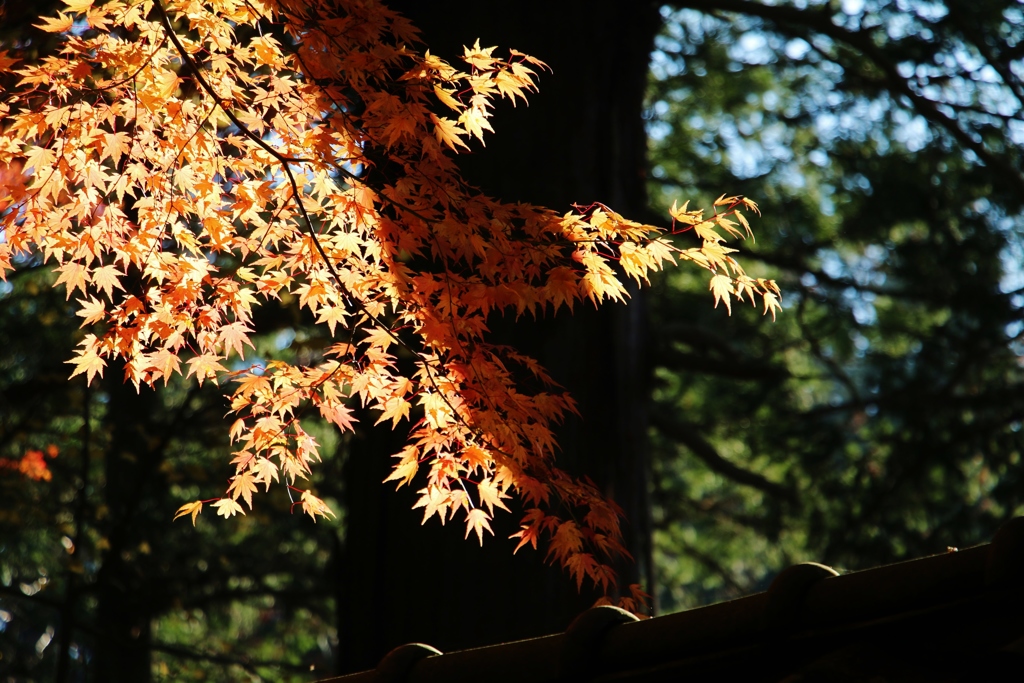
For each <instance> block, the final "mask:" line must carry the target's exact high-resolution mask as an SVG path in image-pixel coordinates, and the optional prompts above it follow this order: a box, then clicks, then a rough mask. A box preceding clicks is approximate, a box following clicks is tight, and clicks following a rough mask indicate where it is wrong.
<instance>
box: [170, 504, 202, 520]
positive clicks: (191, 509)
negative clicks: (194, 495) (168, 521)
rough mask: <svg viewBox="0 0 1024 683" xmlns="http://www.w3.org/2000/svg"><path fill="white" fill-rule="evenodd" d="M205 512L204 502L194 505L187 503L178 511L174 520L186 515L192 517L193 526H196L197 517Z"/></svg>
mask: <svg viewBox="0 0 1024 683" xmlns="http://www.w3.org/2000/svg"><path fill="white" fill-rule="evenodd" d="M202 511H203V501H201V500H197V501H194V502H192V503H185V504H184V505H182V506H181V507H180V508H178V511H177V512H176V513H175V514H174V519H178V517H184V516H185V515H192V526H195V525H196V517H198V516H199V513H200V512H202Z"/></svg>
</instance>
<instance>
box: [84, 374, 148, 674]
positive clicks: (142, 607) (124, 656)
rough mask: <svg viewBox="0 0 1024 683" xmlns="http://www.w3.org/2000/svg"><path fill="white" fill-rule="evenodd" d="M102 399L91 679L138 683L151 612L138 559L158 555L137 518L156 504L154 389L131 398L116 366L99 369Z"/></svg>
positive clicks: (143, 669)
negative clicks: (105, 436)
mask: <svg viewBox="0 0 1024 683" xmlns="http://www.w3.org/2000/svg"><path fill="white" fill-rule="evenodd" d="M107 373H108V377H107V379H106V381H105V385H106V390H107V392H108V396H109V402H108V410H109V414H108V417H107V419H108V420H111V421H112V423H113V427H112V430H111V436H110V442H109V444H108V445H107V447H106V449H105V452H104V494H103V499H104V503H105V504H106V506H107V514H106V515H105V517H106V520H107V526H106V528H104V530H103V531H104V536H105V538H106V541H107V543H108V545H109V547H108V548H107V550H106V552H104V554H103V558H102V563H103V564H102V567H101V568H100V571H99V573H98V575H97V581H96V587H95V590H96V596H97V599H98V607H97V614H96V624H95V637H96V643H95V646H96V676H97V680H100V681H104V682H110V683H118V682H119V681H125V682H126V683H127V682H129V681H132V682H140V683H144V682H145V681H148V680H150V677H151V676H150V674H151V672H150V641H151V631H150V621H151V619H152V618H153V616H154V611H155V607H154V604H153V596H152V595H151V592H152V591H151V588H152V585H151V583H152V577H153V576H154V572H152V571H147V569H146V567H145V564H146V563H145V562H144V559H145V557H146V556H153V555H156V554H158V553H159V548H157V547H154V544H155V539H154V538H153V535H152V534H151V533H148V532H147V531H146V529H147V526H148V525H147V521H149V522H151V521H152V520H149V519H143V516H142V515H141V514H140V512H141V510H140V507H142V506H143V505H144V504H145V503H146V501H147V500H149V498H150V497H152V498H155V499H156V500H164V498H163V496H161V495H160V493H159V492H157V491H153V490H152V489H153V486H152V478H153V474H154V473H155V472H156V470H157V468H158V466H159V460H160V457H161V450H162V449H161V448H159V443H160V440H159V438H158V437H156V436H154V433H155V431H156V430H155V428H154V426H153V417H154V415H155V409H156V403H157V402H156V400H155V395H154V391H153V390H152V389H149V388H145V387H144V388H143V389H142V390H141V392H139V393H136V391H135V388H134V387H133V386H132V385H130V384H124V383H122V381H121V379H122V377H123V371H122V368H120V367H116V366H115V367H111V368H108V370H107Z"/></svg>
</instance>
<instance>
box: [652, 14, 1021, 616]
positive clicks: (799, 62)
mask: <svg viewBox="0 0 1024 683" xmlns="http://www.w3.org/2000/svg"><path fill="white" fill-rule="evenodd" d="M680 4H681V5H684V6H690V7H695V8H697V9H699V10H704V12H703V13H702V12H701V11H696V10H679V11H672V12H669V11H667V10H666V11H665V12H664V13H663V14H664V15H665V18H666V23H665V28H664V29H663V32H662V35H661V37H660V38H659V39H658V51H657V52H656V53H655V59H654V67H653V77H652V80H651V83H650V94H649V102H650V119H649V123H648V126H649V132H650V135H651V140H652V144H651V150H652V152H651V164H652V173H651V190H652V195H653V197H654V199H655V202H656V203H660V204H662V205H667V204H668V203H669V202H670V201H671V197H673V196H675V195H676V193H677V192H679V191H680V190H682V191H684V192H686V193H687V194H688V195H690V196H692V195H693V191H694V189H697V190H699V191H701V192H703V193H705V195H706V196H707V195H710V194H711V193H713V192H714V191H715V190H714V188H719V187H726V188H730V190H733V191H737V192H742V193H744V194H747V195H749V196H752V197H755V198H757V200H758V201H759V202H760V204H761V207H762V210H763V211H764V214H765V215H766V216H769V217H770V220H769V221H767V223H768V225H766V226H765V228H766V229H764V230H762V231H761V232H760V233H759V235H758V240H757V243H756V245H753V246H748V249H747V250H746V251H747V253H746V254H745V256H746V257H750V258H754V259H760V260H761V261H762V262H763V263H764V264H766V265H768V266H770V267H771V268H774V269H775V270H774V272H769V273H768V275H770V276H772V277H775V278H776V279H777V280H778V281H779V284H780V286H781V288H782V290H783V293H784V299H783V303H784V306H785V308H786V310H785V312H784V313H783V314H782V315H781V316H780V317H779V322H778V323H777V324H775V325H765V324H764V321H762V320H760V319H759V318H758V317H757V315H756V312H751V311H749V310H747V311H746V312H745V314H744V312H743V311H741V312H740V313H741V314H740V315H734V316H733V317H732V318H731V319H726V318H725V316H723V315H721V314H720V312H717V311H716V312H708V311H703V310H701V308H700V306H699V305H697V304H696V297H699V295H700V292H699V285H697V286H695V283H693V282H692V281H691V280H690V279H689V278H687V277H686V276H685V275H684V274H673V275H670V276H668V277H666V278H665V279H664V280H663V281H662V283H661V285H660V286H661V290H660V295H659V296H656V297H654V304H653V308H654V315H655V317H656V325H657V327H658V329H659V332H660V334H659V336H658V342H659V347H658V348H657V350H656V353H655V365H656V376H657V380H658V384H657V389H656V393H655V408H654V413H653V422H654V424H655V433H654V440H655V456H654V472H655V478H656V496H657V501H656V512H655V517H656V519H655V522H656V527H657V531H656V539H655V548H656V553H657V559H658V565H659V568H660V569H659V571H660V584H661V588H660V589H659V591H660V595H659V597H660V599H661V601H662V605H663V606H664V607H668V608H678V607H681V606H691V605H695V604H704V603H706V602H708V601H709V600H714V599H721V598H723V597H733V596H736V595H739V594H744V593H748V592H750V591H752V590H757V589H763V588H765V587H766V585H767V582H768V581H769V580H770V579H771V577H773V576H774V574H775V573H776V572H777V571H778V570H780V569H782V568H784V567H785V566H786V565H787V564H789V563H792V562H797V561H804V560H815V561H823V562H828V563H832V564H835V565H836V566H837V567H840V568H843V569H858V568H864V567H868V566H872V565H877V564H880V563H884V562H892V561H895V560H898V559H902V558H907V557H914V556H921V555H925V554H930V553H936V552H943V551H945V549H946V547H947V546H960V545H971V544H974V543H977V542H981V541H985V540H987V539H988V538H989V537H990V536H991V534H992V533H993V532H994V530H995V529H996V528H997V526H998V525H999V524H1000V522H1001V521H1003V520H1005V519H1006V518H1008V517H1009V516H1012V515H1013V514H1020V513H1021V511H1022V510H1024V507H1022V505H1024V498H1022V490H1021V487H1020V479H1021V470H1020V454H1021V450H1022V447H1024V435H1022V433H1021V420H1022V417H1024V392H1022V389H1024V387H1022V379H1024V375H1022V371H1021V352H1022V348H1021V346H1020V339H1021V332H1022V330H1024V323H1022V307H1024V297H1022V295H1021V289H1020V288H1021V286H1022V285H1024V272H1022V265H1021V264H1022V263H1024V261H1022V256H1024V249H1022V241H1021V237H1022V227H1024V224H1022V222H1021V209H1022V206H1021V201H1022V199H1024V193H1022V192H1021V191H1020V188H1021V187H1022V179H1024V174H1022V173H1021V166H1020V159H1019V154H1018V151H1017V150H1018V149H1019V144H1020V142H1021V139H1020V134H1019V132H1017V131H1019V130H1021V129H1020V128H1019V126H1020V124H1021V123H1022V115H1021V105H1020V102H1021V100H1020V99H1018V94H1019V92H1020V88H1021V83H1020V79H1019V78H1018V77H1016V76H1013V75H1012V74H1013V73H1014V70H1016V73H1020V71H1019V67H1020V64H1019V60H1017V61H1013V59H1014V57H1013V54H1015V53H1014V51H1013V46H1014V45H1016V44H1018V42H1019V41H1020V40H1022V39H1024V20H1022V16H1021V13H1020V11H1019V9H1018V8H1005V7H1004V6H1003V5H1002V4H999V7H996V4H985V3H981V4H978V3H972V4H971V5H969V6H968V5H966V4H962V3H953V2H950V3H945V4H943V3H905V4H900V5H897V4H896V3H888V2H877V3H872V2H868V3H866V4H865V3H855V2H848V3H842V8H845V9H846V10H847V12H846V13H844V11H843V9H842V8H840V7H839V6H838V5H833V6H830V8H831V9H826V8H825V7H824V6H816V7H812V8H807V9H805V10H797V9H795V6H792V5H788V4H782V5H779V6H777V7H768V6H766V5H761V4H760V3H754V2H728V3H724V4H721V3H699V2H696V3H686V2H684V3H680ZM711 4H714V6H715V8H716V10H712V9H711ZM997 4H998V3H997ZM717 10H734V11H735V13H729V12H721V11H717ZM869 38H870V41H871V42H870V44H868V43H867V42H865V41H866V40H868V39H869ZM1011 64H1012V67H1011ZM941 102H946V104H942V103H941Z"/></svg>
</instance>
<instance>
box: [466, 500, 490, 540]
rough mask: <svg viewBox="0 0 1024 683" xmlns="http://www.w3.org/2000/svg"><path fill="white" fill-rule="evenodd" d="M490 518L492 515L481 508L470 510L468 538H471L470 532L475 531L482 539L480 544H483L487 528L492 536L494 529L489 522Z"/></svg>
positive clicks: (467, 528)
mask: <svg viewBox="0 0 1024 683" xmlns="http://www.w3.org/2000/svg"><path fill="white" fill-rule="evenodd" d="M490 519H491V518H490V516H489V515H488V514H487V513H486V512H484V511H483V509H481V508H475V509H473V510H470V511H469V512H468V513H467V514H466V538H469V532H471V531H475V532H476V535H477V538H478V539H480V545H483V544H484V530H485V529H486V530H487V532H488V533H490V534H491V535H492V536H493V535H494V531H493V530H492V529H491V525H490V523H489V520H490Z"/></svg>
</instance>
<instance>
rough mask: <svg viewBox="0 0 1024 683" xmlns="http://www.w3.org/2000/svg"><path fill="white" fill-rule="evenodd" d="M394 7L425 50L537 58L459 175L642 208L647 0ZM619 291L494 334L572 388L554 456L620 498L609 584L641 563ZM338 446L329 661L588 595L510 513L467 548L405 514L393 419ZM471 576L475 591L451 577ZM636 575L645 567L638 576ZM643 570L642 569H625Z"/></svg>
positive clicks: (565, 204) (576, 607)
mask: <svg viewBox="0 0 1024 683" xmlns="http://www.w3.org/2000/svg"><path fill="white" fill-rule="evenodd" d="M390 5H391V6H392V7H394V8H395V9H398V10H399V11H401V12H403V13H404V14H406V15H407V16H409V17H410V18H411V19H412V20H413V21H414V23H415V24H416V25H417V26H418V27H420V28H421V29H422V31H423V39H424V42H425V44H426V45H427V46H428V47H429V48H430V50H431V52H432V53H434V54H438V55H440V56H442V57H444V58H446V59H448V60H449V61H451V62H453V63H456V62H457V57H458V55H460V54H461V53H462V45H469V44H472V43H473V41H474V40H476V38H477V37H479V38H480V42H481V45H485V46H490V45H499V46H500V48H499V49H500V50H507V49H508V48H515V49H517V50H520V51H523V52H526V53H527V54H530V55H532V56H535V57H537V58H539V59H542V60H544V61H545V62H547V63H548V64H549V65H550V66H551V67H552V69H553V74H548V73H544V74H542V75H541V78H540V86H541V91H540V93H538V94H534V95H532V96H531V97H530V103H529V107H524V106H519V107H517V108H514V109H513V108H512V107H509V106H507V102H505V103H502V105H500V106H499V108H498V113H497V114H496V116H495V119H494V127H495V130H496V131H497V134H496V135H492V136H488V138H487V147H486V148H485V149H479V148H478V147H476V148H474V151H473V153H471V154H465V155H462V156H461V157H460V164H461V166H462V168H463V170H464V174H465V177H466V178H467V180H468V181H469V182H470V183H471V184H474V185H477V186H479V187H481V188H482V189H483V190H485V191H486V192H488V193H489V194H491V195H493V196H496V197H499V198H501V199H504V200H506V201H527V202H533V203H536V204H543V205H546V206H549V207H551V208H554V209H555V210H558V211H568V210H570V208H571V205H572V204H573V203H579V204H581V205H587V204H589V203H591V202H594V201H601V202H602V203H605V204H607V205H609V206H610V207H612V208H613V209H614V210H616V211H618V212H619V213H622V214H624V215H627V216H628V215H634V216H635V215H640V214H641V213H642V212H643V211H644V210H645V207H646V193H645V188H644V170H645V165H646V162H645V153H646V136H645V131H644V127H643V120H642V110H643V97H644V90H645V84H646V77H647V68H648V58H649V54H650V50H651V47H652V42H653V37H654V34H655V31H656V30H657V27H658V24H659V17H658V12H657V6H656V5H654V4H647V3H624V2H615V1H613V0H600V1H596V2H595V1H591V2H580V1H572V2H555V3H552V2H550V1H547V2H541V1H539V0H531V1H529V2H520V3H516V4H515V5H514V6H508V5H496V4H492V3H475V2H467V1H466V0H443V1H439V2H432V3H412V2H397V3H390ZM631 293H632V295H633V299H632V301H631V302H630V304H629V305H628V306H622V305H616V306H605V307H603V308H602V309H601V310H600V311H595V310H593V309H592V308H588V307H587V306H580V307H579V308H577V311H576V313H575V315H573V316H572V317H568V316H558V317H555V318H552V317H551V316H550V315H549V316H548V317H547V318H546V319H543V320H540V321H538V322H535V323H533V322H529V321H524V320H522V319H521V320H519V321H515V320H511V319H509V320H503V321H501V322H499V323H498V324H497V325H496V329H495V333H496V335H497V336H498V337H499V338H501V339H502V340H503V341H507V342H510V343H513V344H515V345H516V346H518V347H519V348H521V349H523V350H525V351H527V352H529V353H531V354H532V355H534V356H535V357H537V358H538V359H540V360H541V361H542V363H544V365H545V366H546V367H547V368H548V370H549V371H551V373H552V374H553V376H554V377H555V379H556V380H557V381H559V382H560V383H561V384H563V385H564V386H565V387H567V388H568V389H569V390H570V391H571V392H572V394H573V396H574V397H575V398H576V400H577V401H578V402H579V405H580V410H581V412H582V414H583V418H582V419H573V420H570V421H569V422H568V423H567V424H566V425H565V426H564V428H562V429H561V430H560V433H559V434H558V436H559V443H560V445H561V447H562V450H563V453H562V454H561V456H562V461H561V462H562V464H563V466H564V467H566V468H567V469H568V470H569V471H571V472H573V473H576V474H586V475H588V476H590V477H591V478H592V479H594V480H595V481H596V482H597V483H598V485H599V486H601V487H602V488H603V490H605V491H606V492H607V493H608V494H609V495H611V496H612V497H614V499H615V500H616V501H617V502H618V503H619V505H621V506H622V508H623V510H624V511H625V513H626V517H627V521H626V523H625V534H626V539H625V540H626V543H627V547H628V548H629V551H630V552H631V553H632V554H633V557H634V558H635V559H636V562H635V563H623V565H622V566H621V567H619V568H618V569H619V570H620V572H621V578H622V581H623V583H624V584H628V583H632V582H637V581H640V579H641V577H645V575H646V573H647V571H648V568H649V566H650V544H649V507H648V502H649V501H648V491H647V489H648V486H647V481H648V466H647V451H646V447H645V442H646V431H647V402H648V398H647V397H648V394H649V392H648V376H649V367H648V366H647V362H646V353H645V350H646V344H647V341H646V311H645V307H644V301H643V297H642V296H641V295H640V294H639V292H638V291H632V292H631ZM356 441H357V445H356V446H355V447H354V448H353V450H352V452H351V453H350V456H349V458H350V459H349V462H348V465H347V474H346V490H347V494H346V518H345V519H346V537H345V539H344V547H343V551H342V553H341V561H340V563H339V568H338V571H339V572H340V577H339V578H340V581H339V583H338V585H339V591H338V596H337V599H338V602H337V604H338V627H339V640H340V643H341V645H340V650H341V651H340V652H339V655H340V656H339V662H340V668H341V669H342V671H353V670H359V669H363V668H368V667H373V666H375V665H376V662H377V661H378V660H379V659H380V657H381V656H383V654H385V653H386V652H387V650H389V649H390V648H392V647H395V646H397V645H400V644H402V643H405V642H412V641H415V640H419V641H422V642H426V643H429V644H431V645H434V646H435V647H438V648H439V649H441V650H443V651H445V650H450V649H459V648H465V647H470V646H476V645H483V644H487V643H493V642H500V641H503V640H510V639H517V638H525V637H530V636H537V635H541V634H544V633H551V632H556V631H560V630H564V629H565V627H566V626H568V624H569V622H570V621H571V620H572V618H573V617H574V616H575V615H576V614H578V613H579V612H580V611H582V610H583V609H586V607H588V606H589V605H590V604H592V602H593V601H594V599H595V598H596V595H594V594H587V593H584V594H583V595H579V594H577V592H576V587H575V586H574V585H573V584H572V582H570V580H569V579H568V577H567V576H566V575H564V574H563V573H562V572H561V571H560V570H558V569H557V568H552V567H548V566H545V565H544V564H543V557H542V556H538V555H539V554H538V553H537V552H534V551H532V550H529V549H526V550H523V551H521V552H520V553H518V554H517V555H515V556H513V555H512V552H511V551H512V548H513V547H514V546H513V545H512V543H511V542H510V541H507V540H506V537H507V536H508V535H509V533H511V532H512V531H514V530H515V528H517V525H518V517H517V516H516V515H515V514H514V513H513V515H498V519H496V520H495V522H497V524H496V526H495V535H496V538H493V539H488V540H487V541H485V543H484V547H483V548H479V547H478V546H477V544H476V543H473V542H472V541H471V540H464V539H463V538H462V530H461V529H458V528H456V529H442V528H441V527H440V525H438V524H437V521H436V520H433V521H431V522H430V523H428V524H427V525H426V526H425V527H420V526H419V518H418V512H417V511H410V509H409V508H410V507H411V505H412V502H413V501H414V500H415V498H414V494H413V493H412V492H409V491H408V490H407V489H403V490H402V491H400V492H399V493H398V494H396V493H395V492H394V491H393V490H392V487H391V485H390V484H388V485H381V483H380V482H381V481H382V480H383V479H384V478H385V477H386V476H387V473H388V471H389V468H390V463H389V462H388V460H389V458H388V457H387V456H388V455H390V454H391V453H394V452H397V450H398V448H399V446H400V441H401V438H400V435H399V436H392V435H381V434H378V433H375V434H373V435H369V434H367V435H364V436H363V437H362V438H361V439H357V440H356ZM470 574H474V575H481V574H483V575H486V576H487V577H489V579H490V585H491V586H492V587H493V588H492V589H491V590H490V591H489V592H488V593H487V594H483V595H481V594H469V593H467V592H466V591H465V590H464V589H463V588H462V586H463V585H464V578H465V577H466V576H468V575H470ZM645 579H646V577H645ZM641 582H643V583H646V580H644V581H641Z"/></svg>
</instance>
